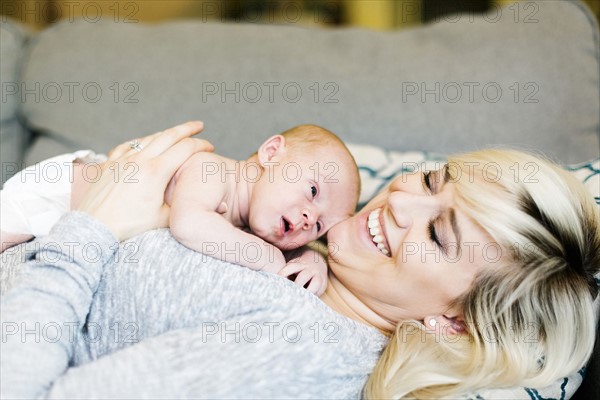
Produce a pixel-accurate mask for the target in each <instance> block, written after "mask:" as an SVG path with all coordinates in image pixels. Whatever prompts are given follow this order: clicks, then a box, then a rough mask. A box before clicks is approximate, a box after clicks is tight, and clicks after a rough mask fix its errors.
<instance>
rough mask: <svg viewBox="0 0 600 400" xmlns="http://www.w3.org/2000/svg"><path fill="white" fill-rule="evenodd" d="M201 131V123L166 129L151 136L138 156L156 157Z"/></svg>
mask: <svg viewBox="0 0 600 400" xmlns="http://www.w3.org/2000/svg"><path fill="white" fill-rule="evenodd" d="M202 129H204V123H203V122H202V121H190V122H186V123H184V124H181V125H177V126H174V127H173V128H169V129H166V130H164V131H162V132H160V134H158V135H156V136H153V137H152V140H151V141H149V143H148V144H146V145H144V146H143V149H142V151H140V155H143V156H144V157H148V158H152V157H156V156H158V155H160V154H162V153H163V152H164V151H165V150H167V149H169V148H171V147H172V146H173V145H175V144H176V143H178V142H179V141H181V140H183V139H186V138H189V137H190V136H193V135H195V134H197V133H199V132H201V131H202ZM134 151H135V150H134Z"/></svg>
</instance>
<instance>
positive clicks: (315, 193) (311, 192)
mask: <svg viewBox="0 0 600 400" xmlns="http://www.w3.org/2000/svg"><path fill="white" fill-rule="evenodd" d="M310 194H312V197H316V196H317V187H316V186H315V185H312V186H311V187H310Z"/></svg>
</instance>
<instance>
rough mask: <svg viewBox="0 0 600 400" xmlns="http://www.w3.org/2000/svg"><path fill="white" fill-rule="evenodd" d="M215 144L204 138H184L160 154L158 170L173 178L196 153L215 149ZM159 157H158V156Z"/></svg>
mask: <svg viewBox="0 0 600 400" xmlns="http://www.w3.org/2000/svg"><path fill="white" fill-rule="evenodd" d="M213 150H214V147H213V145H212V144H211V143H210V142H208V141H206V140H203V139H195V138H184V139H182V140H180V141H179V142H177V143H176V144H174V145H172V146H171V148H168V149H166V150H165V151H164V152H163V153H162V154H161V156H160V167H158V168H159V170H158V171H157V172H158V173H160V174H162V175H163V176H165V177H167V178H168V179H171V177H172V176H173V175H174V174H175V172H177V170H178V169H179V167H180V166H181V165H182V164H183V163H184V162H185V161H186V160H187V159H188V158H190V157H191V156H193V155H194V154H195V153H199V152H205V151H208V152H210V151H213ZM144 151H146V150H144ZM157 159H158V158H157Z"/></svg>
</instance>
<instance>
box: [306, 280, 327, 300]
mask: <svg viewBox="0 0 600 400" xmlns="http://www.w3.org/2000/svg"><path fill="white" fill-rule="evenodd" d="M325 287H326V286H325V285H323V283H322V282H321V277H320V276H319V275H315V276H313V278H312V279H311V280H310V283H309V284H308V287H307V288H306V290H308V291H309V292H311V293H313V294H314V295H315V296H317V297H320V296H321V295H322V294H323V292H325Z"/></svg>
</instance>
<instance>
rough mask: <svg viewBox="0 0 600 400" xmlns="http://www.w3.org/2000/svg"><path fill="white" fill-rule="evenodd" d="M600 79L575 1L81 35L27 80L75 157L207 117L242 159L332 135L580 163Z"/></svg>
mask: <svg viewBox="0 0 600 400" xmlns="http://www.w3.org/2000/svg"><path fill="white" fill-rule="evenodd" d="M598 75H599V67H598V32H597V27H596V25H594V22H593V19H592V18H590V15H589V13H587V12H586V11H585V10H584V8H583V6H582V5H581V4H580V3H578V2H575V3H573V2H570V1H540V2H525V3H521V4H520V5H519V6H518V7H517V9H515V7H514V6H513V8H510V9H509V8H505V9H502V10H498V9H493V10H492V12H491V13H490V14H488V15H486V16H485V17H483V16H478V17H475V18H473V17H472V16H462V17H457V18H448V19H447V20H446V21H440V22H438V23H435V24H433V25H429V26H424V27H419V28H416V29H410V30H404V31H396V32H373V31H367V30H362V29H329V30H325V29H303V28H298V27H289V26H261V25H245V24H221V23H203V22H202V21H189V22H176V23H168V24H159V25H144V24H115V23H113V22H112V21H106V22H103V23H87V22H86V21H79V22H73V23H71V22H69V21H65V22H63V23H60V24H58V25H56V26H54V27H53V28H51V29H48V30H46V31H43V32H42V33H40V34H39V35H38V37H37V39H36V41H35V43H33V44H32V46H31V54H30V58H29V62H28V64H27V66H26V69H25V71H24V78H25V81H26V84H27V85H28V87H34V85H35V84H39V85H40V91H41V92H42V96H41V97H42V98H41V100H40V101H34V97H33V96H29V97H28V98H27V102H26V103H25V104H24V105H23V115H24V116H25V118H26V119H27V121H28V123H30V124H31V125H32V126H34V127H37V128H39V129H40V130H42V131H43V132H45V133H47V134H48V135H49V136H48V137H49V140H50V141H53V142H56V143H59V144H60V146H62V147H63V150H64V151H67V150H73V149H76V148H93V149H95V150H97V151H106V150H108V149H109V148H110V147H111V146H113V145H114V144H115V143H119V142H122V141H124V140H126V139H127V138H130V137H132V136H135V135H142V134H147V133H151V132H154V131H157V130H160V129H163V128H166V127H168V126H171V125H174V124H176V123H179V122H181V121H184V120H189V119H203V120H204V121H205V122H206V127H207V128H206V133H205V135H206V137H207V138H209V139H211V140H212V141H213V142H214V143H215V144H216V146H217V151H218V152H220V153H222V154H224V155H227V156H232V157H236V158H241V157H246V156H247V155H248V154H249V153H251V152H252V151H253V150H254V149H255V148H256V147H257V146H258V144H259V143H260V142H261V141H262V140H263V139H265V138H266V137H267V136H269V135H271V134H274V133H276V132H280V131H282V130H284V129H287V128H289V127H291V126H293V125H296V124H300V123H316V124H319V125H323V126H325V127H327V128H329V129H331V130H333V131H334V132H336V133H338V134H339V135H340V136H341V137H342V138H343V139H345V140H350V141H354V142H369V143H374V144H378V145H381V146H384V147H386V148H390V149H396V150H403V149H421V150H428V151H437V152H442V153H450V152H455V151H464V150H469V149H474V148H481V147H483V146H489V145H492V144H495V143H503V144H508V145H515V146H520V147H524V148H526V149H538V150H542V151H544V152H546V153H548V154H550V155H551V156H553V157H555V158H558V159H559V160H560V161H563V162H575V161H579V160H582V159H590V158H593V157H596V156H597V155H598V148H599V126H600V123H599V112H598V110H599V108H600V105H599V101H600V100H599V98H598V85H599V77H598ZM57 87H58V88H61V89H62V95H61V96H58V95H57V94H56V92H57V90H58V89H57ZM71 87H72V88H73V97H72V98H69V96H68V94H69V88H71ZM44 88H45V89H44ZM44 91H46V92H47V93H45V94H44ZM100 91H101V94H99V92H100ZM300 91H301V94H300ZM45 146H46V145H43V142H40V143H39V144H37V145H36V146H34V148H33V149H32V151H31V153H30V155H29V161H37V160H39V159H42V158H46V157H48V156H50V155H52V154H48V152H47V151H46V149H45V148H46V147H45Z"/></svg>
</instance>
